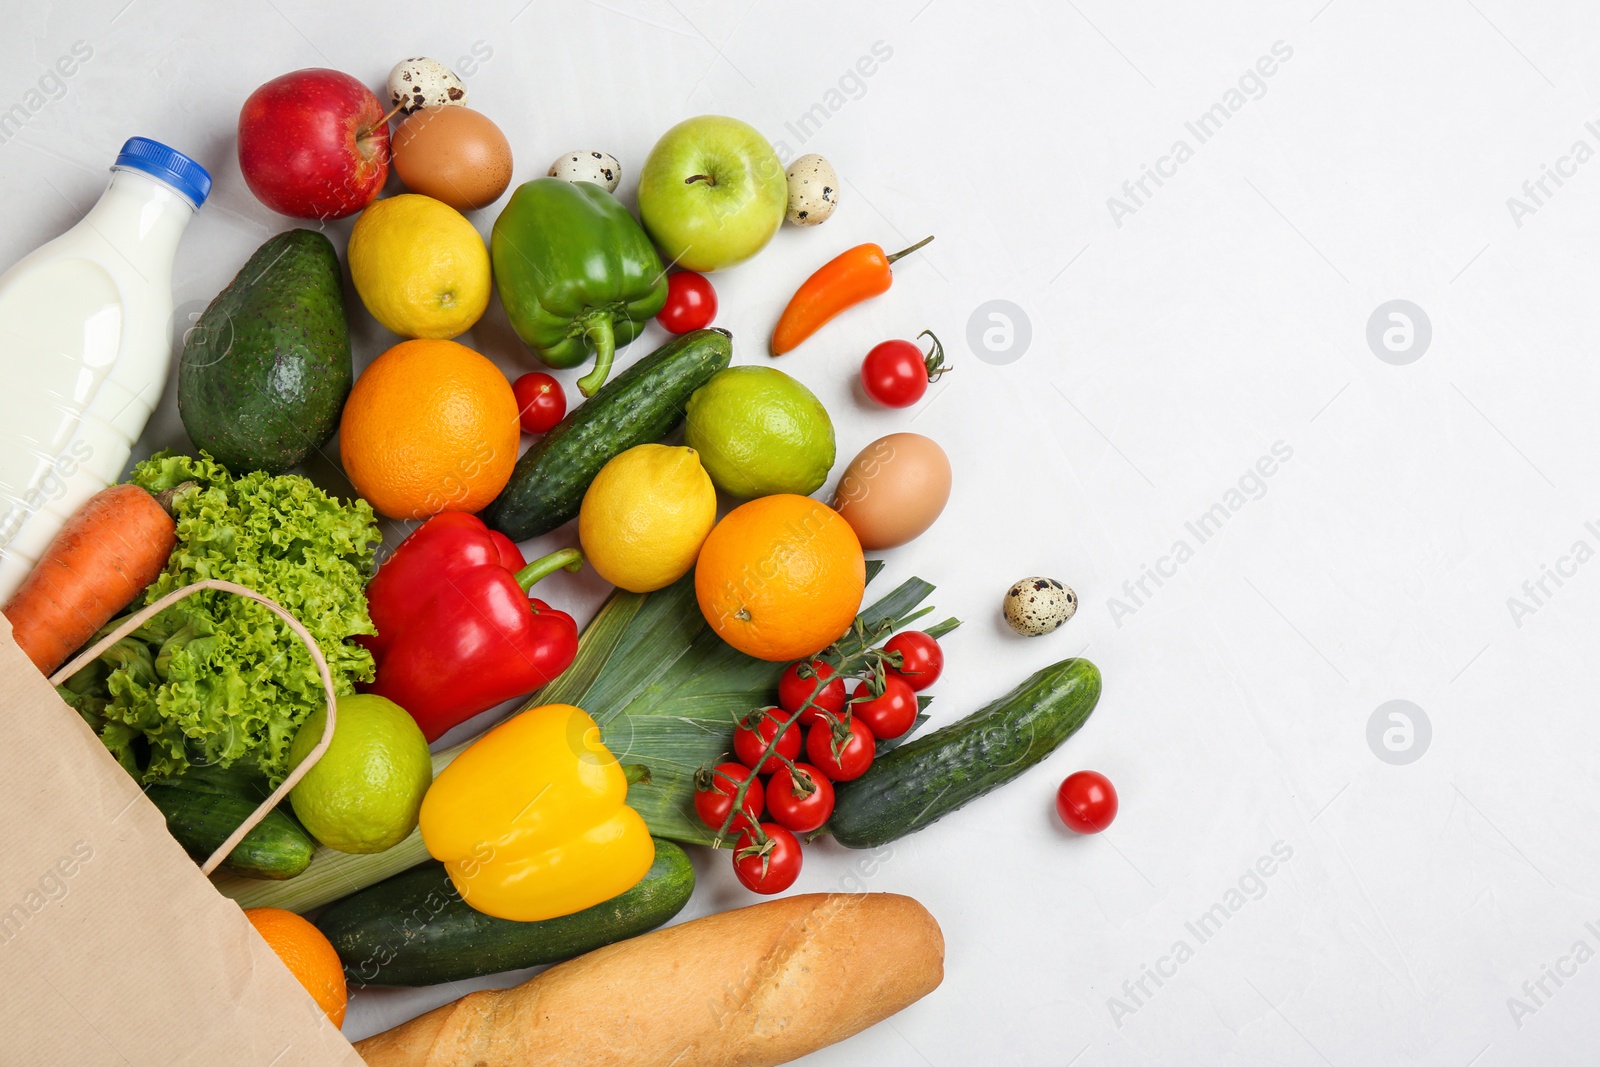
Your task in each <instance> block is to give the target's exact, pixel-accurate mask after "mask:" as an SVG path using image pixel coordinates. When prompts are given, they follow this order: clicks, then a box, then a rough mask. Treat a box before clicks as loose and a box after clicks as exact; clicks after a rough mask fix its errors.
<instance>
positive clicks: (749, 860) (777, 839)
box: [733, 822, 800, 893]
mask: <svg viewBox="0 0 1600 1067" xmlns="http://www.w3.org/2000/svg"><path fill="white" fill-rule="evenodd" d="M761 832H762V833H764V834H765V835H766V838H767V840H766V841H765V843H758V842H757V841H756V838H755V835H754V834H752V833H751V832H750V831H749V830H746V831H745V832H744V833H742V834H740V835H739V839H738V840H737V841H736V842H734V846H733V873H734V874H736V875H738V877H739V881H740V882H742V883H744V887H745V888H746V889H748V890H750V892H752V893H781V892H783V891H784V890H785V889H788V888H789V887H790V886H792V885H794V880H795V879H796V878H799V877H800V841H799V839H798V838H796V837H795V836H794V834H792V833H790V832H789V831H788V830H786V829H784V828H783V827H782V826H779V825H778V824H777V823H775V822H764V823H762V824H761Z"/></svg>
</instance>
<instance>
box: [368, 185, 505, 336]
mask: <svg viewBox="0 0 1600 1067" xmlns="http://www.w3.org/2000/svg"><path fill="white" fill-rule="evenodd" d="M350 277H351V279H352V280H353V281H354V282H355V284H356V292H357V293H359V294H360V295H361V302H362V303H363V304H365V305H367V310H368V311H370V312H372V317H373V318H375V319H377V320H378V321H379V322H381V323H383V325H384V326H385V327H387V328H388V329H390V330H392V331H394V332H395V333H397V334H399V335H400V336H401V337H426V338H431V339H435V340H445V339H448V338H451V337H455V336H456V335H458V334H462V333H465V332H466V331H467V330H468V329H470V328H471V327H472V324H473V323H475V322H477V321H478V319H479V318H480V317H482V315H483V311H484V309H485V308H487V307H488V306H489V279H490V271H489V250H488V249H487V248H486V247H484V244H483V238H482V237H480V236H479V235H478V231H477V229H476V228H474V227H473V225H472V223H470V222H468V221H467V218H466V216H465V215H463V214H461V212H459V211H457V210H456V209H455V208H453V207H451V206H450V205H448V204H444V203H440V202H439V201H438V200H435V199H433V198H432V197H431V196H418V195H417V194H415V193H404V194H402V195H400V196H390V197H385V198H384V199H382V200H375V201H373V202H372V203H371V204H370V205H368V207H367V209H366V210H365V211H363V212H362V213H361V217H360V218H358V219H356V225H355V228H354V229H353V230H351V231H350Z"/></svg>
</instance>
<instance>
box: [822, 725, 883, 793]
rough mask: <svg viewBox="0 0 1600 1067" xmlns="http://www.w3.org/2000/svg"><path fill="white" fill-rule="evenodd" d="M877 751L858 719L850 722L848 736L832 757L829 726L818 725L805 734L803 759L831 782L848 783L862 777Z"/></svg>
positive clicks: (875, 742) (872, 738)
mask: <svg viewBox="0 0 1600 1067" xmlns="http://www.w3.org/2000/svg"><path fill="white" fill-rule="evenodd" d="M877 751H878V745H877V740H876V739H875V738H874V737H873V736H872V731H871V730H870V729H869V728H868V727H867V724H866V723H864V722H862V721H861V720H860V719H855V718H852V720H851V722H850V736H849V737H847V738H845V742H844V744H843V745H842V746H840V748H839V753H838V755H834V750H833V727H832V725H831V724H829V723H826V722H819V723H817V724H816V725H815V726H813V727H812V728H811V729H810V731H809V732H807V734H806V759H808V760H810V761H811V765H812V766H814V767H816V768H817V770H819V771H821V772H822V773H823V774H825V775H827V776H828V777H829V778H831V779H832V780H833V781H835V782H848V781H851V780H852V779H855V778H860V777H861V776H862V775H863V774H866V773H867V768H868V767H870V766H872V757H873V756H874V755H875V754H876V753H877Z"/></svg>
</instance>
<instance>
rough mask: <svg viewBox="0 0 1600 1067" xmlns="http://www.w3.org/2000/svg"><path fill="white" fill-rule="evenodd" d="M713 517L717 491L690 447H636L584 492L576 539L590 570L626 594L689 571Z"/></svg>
mask: <svg viewBox="0 0 1600 1067" xmlns="http://www.w3.org/2000/svg"><path fill="white" fill-rule="evenodd" d="M716 519H717V491H716V489H715V488H714V487H713V486H712V484H711V479H710V477H708V476H707V475H706V471H705V468H704V467H702V466H700V457H699V455H697V454H696V453H695V450H694V449H692V448H682V447H671V446H668V445H639V446H637V447H635V448H630V449H628V450H627V451H626V452H623V453H622V454H621V455H618V456H616V457H614V458H613V459H612V460H611V462H609V463H607V464H606V465H605V466H604V467H601V468H600V473H599V474H598V475H596V476H595V479H594V481H593V482H592V483H590V485H589V491H588V492H586V493H584V494H583V507H582V508H581V509H580V510H579V512H578V541H579V543H581V544H582V545H583V557H584V559H586V560H587V561H588V562H589V565H590V566H592V567H593V568H594V569H595V573H597V574H599V575H600V577H602V578H604V579H605V580H606V581H608V582H610V583H611V584H612V585H615V586H618V587H620V588H623V589H626V590H628V591H629V592H633V593H648V592H651V591H652V590H656V589H661V588H663V587H664V586H668V585H671V584H672V583H673V582H675V581H677V580H678V579H679V578H682V577H683V576H684V575H685V574H688V573H689V568H691V567H693V566H694V561H695V557H696V556H698V555H699V554H700V545H701V544H702V543H704V541H705V539H706V535H707V534H709V533H710V532H711V527H712V525H713V524H714V523H715V522H716Z"/></svg>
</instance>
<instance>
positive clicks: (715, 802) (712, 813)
mask: <svg viewBox="0 0 1600 1067" xmlns="http://www.w3.org/2000/svg"><path fill="white" fill-rule="evenodd" d="M784 770H788V768H787V767H785V768H784ZM748 777H750V768H749V767H746V766H745V765H744V764H742V763H719V764H717V765H716V767H714V768H712V771H711V783H710V788H709V789H699V788H697V789H696V790H695V794H694V810H695V814H697V815H699V816H700V821H701V822H703V823H705V824H706V825H707V826H709V827H711V829H713V830H721V829H722V827H723V824H724V823H726V822H727V821H728V813H729V812H730V811H732V810H733V794H734V791H735V790H736V789H738V788H739V784H740V783H741V782H743V781H744V780H745V779H746V778H748ZM698 784H699V783H698V781H697V782H696V785H697V786H698ZM762 800H763V796H762V788H761V779H759V778H757V779H756V780H755V781H753V782H751V783H750V788H749V789H747V790H746V791H745V794H744V803H743V804H741V805H740V806H739V812H740V814H739V816H738V817H737V818H735V819H734V820H733V825H732V826H730V827H729V829H730V830H732V831H733V832H734V833H741V832H743V831H745V830H748V829H749V828H750V827H752V826H754V825H755V824H756V821H757V820H759V819H760V818H761V808H762Z"/></svg>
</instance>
